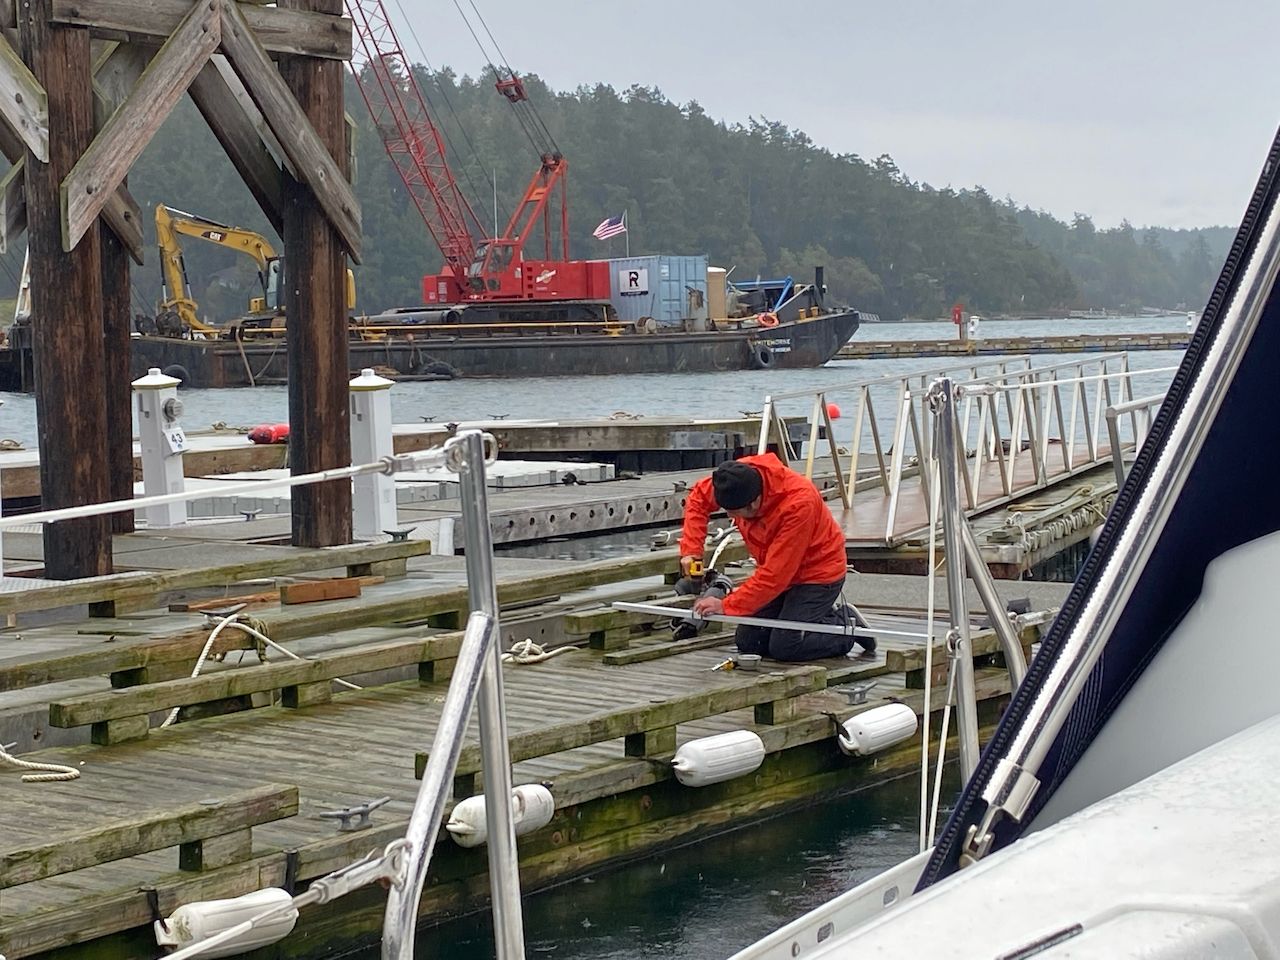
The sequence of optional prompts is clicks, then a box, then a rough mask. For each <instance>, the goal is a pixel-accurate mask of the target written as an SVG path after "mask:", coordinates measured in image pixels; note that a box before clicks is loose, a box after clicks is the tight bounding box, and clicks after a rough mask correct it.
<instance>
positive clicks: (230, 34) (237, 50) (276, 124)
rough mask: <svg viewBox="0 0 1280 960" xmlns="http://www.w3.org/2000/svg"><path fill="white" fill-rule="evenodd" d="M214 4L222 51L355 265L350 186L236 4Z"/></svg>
mask: <svg viewBox="0 0 1280 960" xmlns="http://www.w3.org/2000/svg"><path fill="white" fill-rule="evenodd" d="M214 2H215V3H216V4H217V5H218V7H219V8H220V9H221V11H222V52H223V53H224V54H226V57H227V61H228V62H229V63H230V64H231V66H232V69H234V70H235V72H236V75H237V76H239V77H240V79H241V80H242V81H243V82H244V85H245V87H246V88H247V89H248V91H249V94H250V95H251V96H252V97H253V102H254V103H256V104H257V105H258V109H259V110H261V111H262V116H263V118H264V119H265V120H266V121H267V124H268V125H269V126H270V127H271V132H272V133H274V134H275V136H276V139H277V140H279V141H280V147H281V149H282V150H283V151H284V154H285V156H286V157H288V159H289V162H290V163H291V164H292V166H293V169H294V170H295V171H297V178H298V180H299V181H300V182H302V183H305V184H306V185H307V186H308V187H309V188H310V190H311V192H312V194H314V196H315V198H316V201H317V202H318V203H319V204H320V207H321V208H322V209H323V210H324V212H325V216H326V217H327V218H328V220H329V223H330V224H331V225H332V226H333V229H334V230H335V231H336V232H337V234H338V236H339V237H340V238H341V240H342V245H343V246H344V247H345V248H346V251H347V255H348V256H349V257H350V258H351V259H352V260H354V261H355V262H356V263H359V262H360V240H361V236H360V204H359V203H358V202H357V201H356V197H355V193H354V192H353V191H352V189H351V185H350V184H349V183H347V180H346V178H345V177H344V176H343V175H342V171H341V170H340V169H339V168H338V164H337V162H336V161H335V160H334V159H333V157H332V156H330V155H329V151H328V150H327V149H326V148H325V145H324V144H323V143H322V142H321V140H320V138H319V136H317V134H316V132H315V129H314V128H313V127H312V126H311V122H310V121H309V120H308V119H307V116H306V114H305V113H303V112H302V108H301V107H300V106H299V105H298V101H297V100H296V99H294V96H293V94H292V92H290V90H289V88H288V86H287V85H286V84H285V82H284V80H283V78H281V76H280V73H279V72H278V71H277V70H276V68H275V65H274V64H273V63H272V62H271V58H270V57H269V56H267V51H266V50H264V49H263V48H262V44H260V43H259V42H258V41H257V39H256V38H255V37H254V34H253V31H252V30H251V29H250V27H249V24H248V22H247V21H246V20H245V15H244V13H243V12H242V11H241V9H240V5H239V4H238V3H235V2H234V0H214ZM251 9H252V8H251Z"/></svg>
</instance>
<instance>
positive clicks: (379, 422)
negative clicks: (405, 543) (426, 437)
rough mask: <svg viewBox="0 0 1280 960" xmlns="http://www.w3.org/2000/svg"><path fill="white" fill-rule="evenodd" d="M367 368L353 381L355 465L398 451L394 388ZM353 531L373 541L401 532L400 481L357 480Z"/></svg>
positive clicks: (384, 477)
mask: <svg viewBox="0 0 1280 960" xmlns="http://www.w3.org/2000/svg"><path fill="white" fill-rule="evenodd" d="M392 383H394V381H392V380H388V379H387V378H386V377H380V376H378V375H377V374H375V373H374V372H373V370H372V369H370V368H368V367H366V368H365V369H363V370H361V371H360V376H358V377H356V378H355V379H354V380H352V381H351V384H350V390H351V462H352V463H373V462H374V461H375V460H380V459H382V458H383V457H389V456H391V455H392V454H393V453H394V452H395V451H394V449H393V447H392V443H391V385H392ZM353 483H354V485H355V486H354V492H353V496H352V528H353V532H354V533H355V535H356V536H357V537H365V538H372V537H376V536H379V535H380V534H381V533H382V532H383V531H384V530H395V529H398V525H399V520H398V519H397V517H396V481H395V478H394V477H391V476H387V475H386V474H381V473H377V474H364V475H362V476H358V477H356V478H355V480H354V481H353Z"/></svg>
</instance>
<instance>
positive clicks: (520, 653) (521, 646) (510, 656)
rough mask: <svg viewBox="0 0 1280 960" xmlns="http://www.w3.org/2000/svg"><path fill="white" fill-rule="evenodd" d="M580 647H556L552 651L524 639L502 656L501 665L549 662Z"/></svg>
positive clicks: (531, 640)
mask: <svg viewBox="0 0 1280 960" xmlns="http://www.w3.org/2000/svg"><path fill="white" fill-rule="evenodd" d="M581 649H582V648H581V647H556V649H554V650H547V649H546V648H545V647H540V646H539V645H538V644H536V643H534V642H533V639H532V638H531V637H525V638H524V639H523V640H520V641H518V642H516V643H514V644H512V646H511V649H510V650H508V651H507V652H506V653H504V654H503V655H502V662H503V663H541V662H542V661H543V660H550V659H551V658H552V657H554V656H558V655H559V654H562V653H568V652H569V651H570V650H581Z"/></svg>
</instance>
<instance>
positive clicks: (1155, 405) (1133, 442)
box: [1104, 393, 1165, 487]
mask: <svg viewBox="0 0 1280 960" xmlns="http://www.w3.org/2000/svg"><path fill="white" fill-rule="evenodd" d="M1164 397H1165V395H1164V394H1163V393H1157V394H1155V395H1154V396H1150V397H1139V398H1138V399H1137V400H1130V401H1128V402H1127V403H1118V404H1113V405H1112V406H1109V407H1107V409H1106V413H1105V414H1104V416H1105V417H1106V420H1107V436H1108V437H1109V438H1110V440H1111V449H1112V450H1114V451H1119V450H1122V449H1135V450H1136V449H1138V448H1139V447H1141V446H1142V444H1143V442H1145V441H1146V439H1147V434H1149V433H1150V432H1151V424H1152V423H1153V422H1154V421H1155V416H1156V411H1157V410H1159V409H1160V405H1161V404H1162V403H1164ZM1125 418H1127V419H1128V424H1129V432H1128V436H1127V437H1126V436H1125V435H1124V426H1125ZM1111 462H1112V464H1114V465H1115V468H1116V486H1117V487H1119V486H1121V485H1122V484H1123V483H1124V478H1125V473H1126V472H1127V467H1126V461H1125V458H1124V457H1123V456H1121V455H1120V454H1119V453H1114V454H1112V457H1111Z"/></svg>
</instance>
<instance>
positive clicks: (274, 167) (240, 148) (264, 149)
mask: <svg viewBox="0 0 1280 960" xmlns="http://www.w3.org/2000/svg"><path fill="white" fill-rule="evenodd" d="M232 83H234V84H235V87H232ZM236 88H239V89H240V90H241V91H243V89H244V88H243V86H242V85H241V83H240V78H239V77H237V76H236V75H235V72H234V71H233V70H232V69H231V67H230V66H229V65H228V64H227V62H226V60H225V59H223V58H222V57H221V56H215V57H214V58H213V59H212V60H210V61H209V62H208V63H206V64H205V65H204V69H202V70H201V71H200V72H199V73H198V74H196V78H195V79H194V80H193V81H191V87H190V89H189V90H188V91H187V92H188V93H190V94H191V99H192V100H193V101H194V102H195V105H196V109H197V110H199V111H200V115H201V116H203V117H204V120H205V123H207V124H208V125H209V129H210V130H212V131H213V135H214V136H215V137H216V138H217V139H218V142H219V143H220V144H222V149H223V150H225V151H226V153H227V156H228V157H230V158H231V162H232V163H233V164H234V165H235V168H236V170H237V171H238V172H239V174H240V178H241V179H242V180H244V182H245V186H247V187H248V188H249V192H250V193H251V194H253V198H254V199H255V200H257V201H258V206H259V207H261V208H262V212H263V213H265V214H266V215H267V219H268V220H269V221H271V226H272V228H274V229H275V231H276V233H279V234H282V233H284V220H283V216H282V214H281V212H280V204H281V199H280V165H279V164H278V163H276V160H275V158H274V157H273V156H272V155H271V150H270V149H269V144H270V141H267V140H266V138H265V137H264V136H263V134H264V133H265V134H266V135H267V136H270V135H271V134H270V130H269V129H268V128H267V127H266V124H265V123H264V124H262V128H261V129H259V127H258V125H257V123H255V122H254V117H257V118H258V119H259V120H261V115H260V114H259V113H258V108H257V107H255V106H254V105H253V101H252V99H250V98H249V95H248V94H247V93H245V94H244V101H240V99H239V97H238V96H237V93H236ZM246 109H248V110H252V112H253V116H249V115H247V114H246ZM272 141H274V137H273V138H272Z"/></svg>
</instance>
